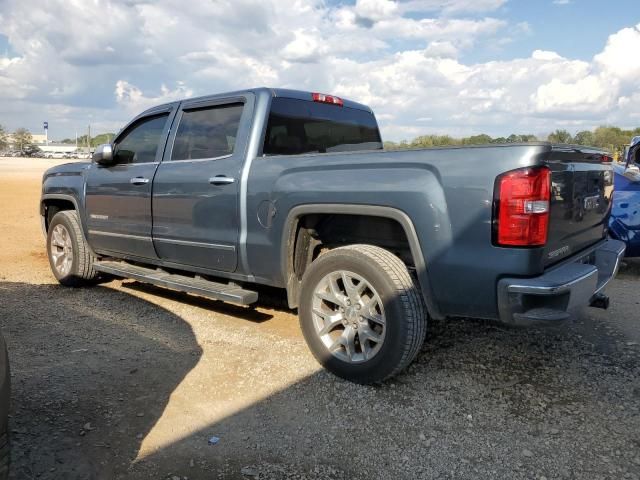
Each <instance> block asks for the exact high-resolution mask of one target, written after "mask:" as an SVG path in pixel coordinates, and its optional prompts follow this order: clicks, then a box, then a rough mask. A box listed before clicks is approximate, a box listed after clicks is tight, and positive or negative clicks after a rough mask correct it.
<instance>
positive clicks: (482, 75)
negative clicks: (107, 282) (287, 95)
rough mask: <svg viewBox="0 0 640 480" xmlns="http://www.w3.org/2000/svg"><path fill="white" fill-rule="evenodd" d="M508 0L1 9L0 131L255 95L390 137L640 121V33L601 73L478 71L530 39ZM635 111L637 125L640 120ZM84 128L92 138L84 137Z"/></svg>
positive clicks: (592, 64) (298, 0)
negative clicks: (320, 96)
mask: <svg viewBox="0 0 640 480" xmlns="http://www.w3.org/2000/svg"><path fill="white" fill-rule="evenodd" d="M505 3H506V1H505V0H409V1H391V0H358V1H357V2H356V3H355V4H350V5H347V4H340V5H337V6H331V5H329V4H328V3H327V2H325V0H290V1H288V2H287V8H282V6H281V5H282V3H281V1H279V0H217V1H216V2H211V1H209V0H192V1H189V2H185V1H184V0H156V1H154V2H148V1H146V0H92V1H91V2H88V1H84V0H50V1H49V2H45V3H44V4H43V2H38V1H36V0H3V1H0V33H2V34H3V35H6V36H7V37H8V38H9V41H10V44H11V47H12V48H11V52H12V54H11V56H10V57H9V56H5V57H3V56H2V54H1V53H0V123H5V124H8V125H7V126H9V127H10V128H15V127H18V126H27V127H31V128H37V127H38V126H39V125H40V124H41V121H42V120H44V119H45V118H42V117H43V116H46V117H47V118H46V119H48V120H49V121H50V124H51V128H52V134H53V135H55V129H56V128H59V129H60V131H62V130H64V129H66V132H67V133H64V134H61V135H60V136H69V135H70V134H69V133H68V132H69V131H73V129H75V128H76V126H83V125H86V124H87V123H89V122H91V123H92V124H93V125H95V128H109V129H116V127H117V126H120V125H122V124H123V123H125V122H126V121H127V120H128V119H129V118H130V117H131V116H132V115H134V114H135V113H138V112H139V111H141V110H143V109H145V108H147V107H149V106H151V105H154V104H158V103H162V102H166V101H171V100H174V99H177V98H181V97H187V96H191V95H204V94H207V93H214V92H221V91H226V90H235V89H241V88H246V87H253V86H259V85H268V86H280V87H287V88H299V89H307V90H316V91H325V92H327V93H335V94H337V95H342V96H344V97H347V98H353V99H354V100H357V101H360V102H363V103H367V104H370V105H371V106H372V107H373V108H374V109H375V111H376V113H377V114H378V119H379V121H380V123H381V125H382V127H383V135H384V136H385V138H391V139H399V138H410V137H412V136H414V135H417V134H422V133H449V134H454V135H465V134H470V133H479V132H481V131H486V132H487V133H490V134H500V135H508V134H509V133H511V132H518V133H531V132H533V133H535V132H540V131H548V130H549V129H551V128H552V127H553V126H554V125H560V124H563V125H573V126H575V125H585V124H597V123H600V122H614V123H620V124H624V125H626V124H628V123H629V122H637V118H638V116H639V115H638V113H637V110H638V109H637V108H634V106H637V105H639V104H640V101H639V100H640V85H639V84H638V82H637V80H636V79H637V78H640V60H639V59H638V56H637V52H638V51H640V24H639V25H636V26H635V27H630V28H625V29H623V30H620V31H619V32H617V33H614V34H612V35H611V36H610V37H609V39H608V41H607V43H606V45H603V50H602V52H600V53H599V54H597V55H595V57H594V58H593V59H592V60H590V61H584V60H575V59H571V58H565V57H563V56H561V55H560V54H559V53H557V52H552V51H543V50H535V51H533V53H532V54H531V56H529V57H527V58H515V59H511V60H502V61H488V62H481V63H474V62H469V61H464V59H465V58H468V57H467V53H468V52H469V50H470V49H473V48H478V46H480V47H482V48H485V50H486V49H489V51H491V50H490V49H491V47H493V46H500V45H502V44H503V43H504V42H507V41H510V40H511V39H512V37H513V36H517V35H526V36H529V35H530V34H531V28H530V25H529V24H527V23H526V22H521V23H520V24H514V25H509V24H508V23H507V22H506V21H505V20H503V19H501V18H494V17H493V16H491V15H493V14H496V13H499V11H500V10H501V7H503V6H504V5H505ZM634 115H635V116H634ZM83 128H84V127H83Z"/></svg>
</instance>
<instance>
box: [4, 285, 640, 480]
mask: <svg viewBox="0 0 640 480" xmlns="http://www.w3.org/2000/svg"><path fill="white" fill-rule="evenodd" d="M180 299H181V300H182V296H180ZM194 302H195V303H196V305H197V306H203V307H206V306H207V305H209V303H208V301H206V302H205V303H202V302H201V301H200V300H197V301H195V300H194ZM0 305H1V310H0V312H2V328H3V331H4V334H5V336H6V337H7V342H8V345H9V349H10V357H11V361H12V370H13V372H12V374H13V382H14V391H13V407H14V414H13V418H12V429H13V430H14V431H15V432H14V435H13V439H14V457H13V458H14V465H13V473H12V475H13V478H17V479H18V478H19V479H22V478H36V477H37V478H65V479H85V478H91V479H94V478H96V479H101V478H105V479H106V478H140V479H144V478H169V479H174V478H176V477H177V478H179V479H181V480H183V479H184V478H185V477H186V478H189V479H191V480H193V479H211V478H225V479H243V478H244V479H246V478H274V479H280V478H282V479H285V478H312V479H347V478H349V479H351V478H361V479H369V478H391V477H393V478H401V479H404V478H407V479H414V478H469V479H471V478H505V479H506V478H509V479H511V478H539V477H541V476H546V477H547V478H555V477H563V478H596V477H599V476H600V477H603V478H604V477H611V478H622V477H623V476H624V475H625V474H626V473H630V474H632V475H636V476H640V464H637V463H635V462H636V459H639V460H640V457H638V455H640V433H638V432H640V411H639V406H640V385H639V384H638V378H639V377H640V367H639V366H638V359H639V355H638V351H637V350H636V349H633V348H625V345H624V343H620V341H619V340H618V339H616V338H614V337H612V336H611V335H610V334H609V333H608V332H606V331H604V330H602V331H600V330H598V327H597V326H596V327H593V326H592V325H591V323H592V322H591V320H590V317H589V316H581V317H580V318H579V319H578V320H577V321H574V322H568V323H566V324H565V325H564V326H563V327H559V328H556V329H540V328H538V329H529V330H526V331H524V330H522V329H510V328H503V327H500V326H496V325H495V324H491V323H487V322H481V321H470V320H464V319H460V320H454V321H450V322H432V323H431V325H430V333H429V336H428V339H427V342H426V344H425V347H424V348H423V351H422V352H421V354H420V355H419V356H418V358H417V360H416V361H415V362H414V364H412V365H411V366H410V367H409V368H408V369H407V371H406V372H405V373H403V374H402V375H400V376H399V377H397V378H395V379H393V380H391V381H389V382H387V383H385V384H384V385H381V386H366V387H365V386H358V385H354V384H351V383H349V382H346V381H343V380H340V379H336V378H335V377H333V376H332V375H330V374H328V373H326V372H324V371H320V372H317V373H315V374H312V375H310V376H309V377H306V378H304V379H302V380H297V381H293V382H291V383H290V384H288V385H286V386H285V387H284V388H282V389H281V390H279V391H277V392H275V393H272V394H270V395H268V396H266V397H265V398H263V399H262V400H260V401H258V402H256V403H255V404H253V405H251V406H249V407H248V408H244V409H242V410H240V411H239V412H237V413H235V414H233V415H229V416H227V417H225V418H223V419H221V420H220V421H216V422H213V423H209V424H207V423H205V424H202V425H197V428H194V429H192V433H190V434H188V435H187V436H184V437H182V438H180V439H178V440H176V441H173V442H171V443H170V444H169V445H168V446H166V447H164V448H161V449H159V450H157V451H153V452H151V453H149V454H148V455H146V456H145V457H144V458H142V459H140V460H138V461H133V460H134V459H135V458H136V456H137V454H138V452H139V449H140V445H141V442H142V439H143V438H144V437H145V436H146V435H147V433H148V432H149V431H150V430H151V429H152V427H153V426H154V424H155V423H156V421H157V420H158V419H159V418H160V417H161V415H162V413H163V411H164V409H165V407H166V405H167V402H168V399H169V396H170V395H171V394H172V392H173V391H174V389H175V388H176V386H177V385H178V384H179V383H180V382H181V381H182V379H183V378H184V376H185V375H186V374H188V373H189V372H190V371H191V369H193V367H194V366H195V364H196V363H197V362H198V360H199V358H200V357H201V355H202V354H203V352H202V350H201V349H200V347H199V346H198V344H197V342H196V339H195V337H194V334H193V331H192V329H191V327H190V326H189V325H188V324H187V323H186V322H185V321H184V320H182V319H181V318H180V317H178V316H176V315H175V314H173V313H171V312H169V311H167V310H166V309H163V308H161V307H158V306H156V305H153V304H151V303H148V302H146V301H144V300H141V299H139V298H136V297H133V296H130V295H127V294H126V293H122V292H118V291H114V290H111V289H108V288H102V287H98V288H94V289H86V290H84V289H78V290H72V289H65V288H61V287H57V286H51V285H27V284H17V283H0ZM209 306H210V307H211V308H215V309H216V310H217V309H218V307H219V305H218V303H217V302H211V304H210V305H209ZM225 308H227V306H225ZM231 311H233V310H229V312H231ZM244 311H245V310H244V309H243V310H242V312H244ZM242 312H239V313H242ZM249 319H250V318H249ZM584 324H586V325H587V326H586V327H585V325H584ZM585 329H587V330H589V331H591V330H592V329H595V330H598V335H602V336H605V337H606V336H608V339H609V341H610V343H613V344H614V345H615V346H616V347H615V348H614V349H613V350H610V351H606V352H605V351H601V350H599V349H598V347H597V345H595V344H594V343H592V342H590V341H589V340H588V339H586V337H585V335H584V332H585ZM288 353H290V352H285V351H279V350H277V349H275V350H274V351H273V359H271V360H268V363H269V365H267V366H266V367H270V368H271V369H270V371H272V372H274V375H277V373H278V371H279V370H278V369H279V368H281V367H282V365H283V362H286V361H287V359H286V355H287V354H288ZM249 355H250V354H249ZM295 360H297V357H295V358H294V359H293V360H292V361H295ZM307 361H308V360H307ZM213 368H215V365H214V367H213ZM249 377H252V380H253V381H256V382H259V383H260V382H262V383H263V384H269V382H272V381H273V379H272V378H270V377H269V376H268V375H258V376H256V375H255V374H254V373H253V372H252V371H247V372H244V378H241V380H242V381H244V380H246V379H247V378H249ZM229 382H230V384H229V385H226V389H227V390H233V389H234V388H237V389H241V388H242V387H241V385H240V383H241V381H240V380H239V381H238V384H237V385H233V380H229ZM206 388H208V389H210V392H208V393H207V394H208V397H209V398H210V401H211V404H212V406H213V405H215V404H216V402H219V401H221V400H220V397H219V396H218V395H217V388H218V386H217V385H215V384H213V385H208V386H206ZM139 413H143V416H142V417H139V416H138V414H139ZM88 422H90V423H91V425H89V426H88V428H85V427H87V425H86V423H88ZM83 432H84V434H83ZM212 435H215V436H218V437H219V438H220V442H219V443H218V444H217V445H208V444H207V439H208V438H209V437H210V436H212ZM616 452H618V453H616ZM603 456H604V457H606V461H605V460H603V458H602V457H603ZM611 472H613V473H611ZM612 475H613V476H612ZM629 478H634V477H629Z"/></svg>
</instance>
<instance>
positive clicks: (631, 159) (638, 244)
mask: <svg viewBox="0 0 640 480" xmlns="http://www.w3.org/2000/svg"><path fill="white" fill-rule="evenodd" d="M639 166H640V136H638V137H634V138H633V140H632V141H631V143H630V144H629V146H628V147H627V148H625V157H624V158H623V162H621V163H616V164H614V165H613V176H614V185H615V193H614V195H613V206H612V209H611V218H610V220H609V235H610V236H611V237H612V238H615V239H617V240H621V241H623V242H625V243H626V244H627V252H626V256H627V257H640V168H639Z"/></svg>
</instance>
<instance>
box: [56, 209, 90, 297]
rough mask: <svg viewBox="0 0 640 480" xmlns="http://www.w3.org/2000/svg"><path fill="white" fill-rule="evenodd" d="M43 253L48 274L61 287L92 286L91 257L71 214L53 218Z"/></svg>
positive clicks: (77, 223) (79, 228)
mask: <svg viewBox="0 0 640 480" xmlns="http://www.w3.org/2000/svg"><path fill="white" fill-rule="evenodd" d="M47 253H48V256H49V265H51V271H52V272H53V275H54V276H55V277H56V279H57V280H58V281H59V282H60V283H61V284H62V285H65V286H69V287H79V286H82V285H86V284H90V283H94V281H95V280H96V279H97V277H98V272H96V271H95V270H94V269H93V263H94V261H95V256H94V255H93V254H92V253H91V250H90V249H89V246H88V245H87V243H86V242H85V240H84V236H83V235H82V228H81V226H80V218H79V217H78V212H76V211H75V210H63V211H61V212H58V213H56V214H55V215H54V217H53V219H52V220H51V224H50V225H49V231H48V233H47Z"/></svg>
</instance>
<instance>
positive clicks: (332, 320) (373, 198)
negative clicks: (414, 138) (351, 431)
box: [40, 88, 624, 383]
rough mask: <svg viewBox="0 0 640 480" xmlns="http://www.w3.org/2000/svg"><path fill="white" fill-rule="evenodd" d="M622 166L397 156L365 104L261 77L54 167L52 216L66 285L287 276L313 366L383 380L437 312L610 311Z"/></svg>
mask: <svg viewBox="0 0 640 480" xmlns="http://www.w3.org/2000/svg"><path fill="white" fill-rule="evenodd" d="M610 161H611V158H610V157H609V156H607V155H606V154H605V153H603V152H602V151H599V150H594V149H586V148H584V147H578V146H553V145H550V144H547V143H529V144H510V145H491V146H479V147H468V148H440V149H428V150H407V151H385V150H383V148H382V142H381V138H380V133H379V131H378V127H377V124H376V120H375V117H374V115H373V113H372V111H371V110H370V109H369V108H368V107H366V106H364V105H360V104H358V103H354V102H351V101H347V100H343V99H341V98H338V97H335V96H330V95H323V94H318V93H308V92H299V91H291V90H278V89H266V88H260V89H255V90H245V91H239V92H233V93H227V94H221V95H213V96H209V97H203V98H195V99H189V100H184V101H181V102H174V103H170V104H166V105H161V106H158V107H155V108H152V109H150V110H147V111H146V112H144V113H142V114H141V115H139V116H138V117H136V118H135V119H134V120H133V121H131V123H129V124H128V125H127V126H126V127H125V128H124V129H123V130H122V131H121V132H120V133H119V134H118V135H117V136H116V138H115V140H114V142H113V144H110V145H102V146H100V147H98V149H97V150H96V152H95V154H94V156H93V162H91V163H73V164H68V165H61V166H58V167H55V168H52V169H50V170H48V171H47V172H46V173H45V175H44V178H43V187H42V200H41V204H40V212H41V215H42V222H43V226H44V229H45V232H46V233H47V250H48V255H49V260H50V263H51V268H52V270H53V273H54V275H55V276H56V278H57V279H58V280H59V281H60V283H62V284H63V285H70V286H78V285H84V284H90V283H95V282H96V281H97V280H98V279H99V278H100V277H101V276H103V277H104V276H105V275H107V276H118V277H124V278H132V279H137V280H139V281H142V282H148V283H152V284H156V285H161V286H164V287H168V288H171V289H175V290H180V291H185V292H189V293H193V294H197V295H202V296H205V297H209V298H214V299H220V300H224V301H229V302H234V303H237V304H243V305H248V304H252V303H254V302H256V301H257V300H258V291H260V290H261V289H262V290H264V287H259V285H266V286H271V287H277V288H281V289H283V290H284V291H286V295H287V298H288V303H289V306H290V307H291V308H297V309H298V312H299V317H300V324H301V328H302V331H303V334H304V337H305V339H306V341H307V343H308V345H309V347H310V349H311V351H312V352H313V354H314V355H315V356H316V358H317V359H318V360H319V362H320V363H321V364H322V365H324V366H325V367H326V368H327V369H329V370H330V371H332V372H334V373H335V374H337V375H339V376H341V377H344V378H347V379H350V380H352V381H356V382H360V383H371V382H379V381H381V380H383V379H385V378H388V377H390V376H392V375H394V374H396V373H397V372H399V371H400V370H402V369H403V368H404V367H405V366H407V365H408V364H409V363H410V362H411V361H412V360H413V358H414V357H415V356H416V354H417V353H418V351H419V350H420V348H421V345H422V343H423V341H424V338H425V334H426V328H427V319H428V318H429V317H431V318H444V317H449V316H470V317H478V318H487V319H499V320H501V321H504V322H509V323H530V322H555V321H560V320H563V319H565V318H567V317H568V316H569V312H570V311H571V310H573V309H574V308H576V307H581V306H586V305H593V306H599V307H603V308H606V306H607V305H608V298H607V297H606V295H605V294H604V293H603V289H604V287H605V285H606V284H607V283H608V282H609V281H610V280H611V279H612V278H613V276H614V275H615V273H616V271H617V268H618V264H619V262H620V259H621V257H622V256H623V254H624V245H623V244H622V243H621V242H618V241H614V240H608V239H607V221H608V216H609V211H610V206H611V196H612V193H613V186H612V173H611V167H610ZM283 294H284V292H283Z"/></svg>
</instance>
